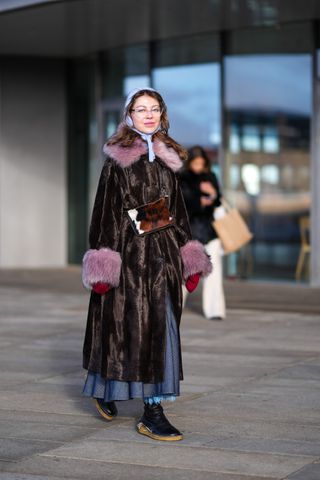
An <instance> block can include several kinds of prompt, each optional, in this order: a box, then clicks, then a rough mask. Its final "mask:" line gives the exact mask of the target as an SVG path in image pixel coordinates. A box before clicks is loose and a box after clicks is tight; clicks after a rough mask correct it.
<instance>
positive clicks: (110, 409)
mask: <svg viewBox="0 0 320 480" xmlns="http://www.w3.org/2000/svg"><path fill="white" fill-rule="evenodd" d="M94 404H95V407H96V409H97V410H98V412H99V413H100V415H101V416H102V417H103V418H105V419H106V420H108V421H110V420H112V419H113V418H114V417H116V416H117V414H118V409H117V407H116V404H115V403H114V402H105V401H104V400H103V398H94Z"/></svg>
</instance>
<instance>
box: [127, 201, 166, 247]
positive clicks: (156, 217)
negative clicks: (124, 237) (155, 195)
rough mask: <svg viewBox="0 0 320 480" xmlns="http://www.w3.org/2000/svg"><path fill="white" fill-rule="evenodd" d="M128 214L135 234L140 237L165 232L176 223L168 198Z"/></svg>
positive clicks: (132, 210) (137, 208) (131, 210)
mask: <svg viewBox="0 0 320 480" xmlns="http://www.w3.org/2000/svg"><path fill="white" fill-rule="evenodd" d="M127 213H128V216H129V218H130V223H131V225H132V228H133V230H134V233H135V234H136V235H139V237H143V236H144V235H148V234H149V233H153V232H157V231H158V230H163V229H164V228H168V227H170V226H172V225H174V223H175V220H174V218H173V216H172V215H171V213H170V211H169V208H168V205H167V197H160V198H159V200H156V201H155V202H151V203H146V204H145V205H140V206H139V207H136V208H131V209H130V210H127Z"/></svg>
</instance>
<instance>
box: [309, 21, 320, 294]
mask: <svg viewBox="0 0 320 480" xmlns="http://www.w3.org/2000/svg"><path fill="white" fill-rule="evenodd" d="M319 28H320V25H319V23H318V22H315V25H314V29H315V30H314V32H315V35H314V38H315V42H314V50H313V62H312V63H313V71H312V78H313V88H312V120H311V165H310V174H311V184H310V188H311V260H310V267H311V275H310V282H311V286H313V287H319V286H320V255H319V246H320V61H319V60H320V58H319V57H320V48H317V46H318V45H320V43H319V33H320V32H319Z"/></svg>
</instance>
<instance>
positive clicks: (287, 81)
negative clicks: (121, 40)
mask: <svg viewBox="0 0 320 480" xmlns="http://www.w3.org/2000/svg"><path fill="white" fill-rule="evenodd" d="M312 31H313V30H312V25H311V24H308V23H305V24H296V25H288V26H285V27H281V28H279V29H275V28H273V27H265V28H260V29H258V28H257V29H255V28H250V29H248V30H241V31H234V32H232V31H231V32H229V33H223V34H218V33H217V34H210V35H209V34H205V35H194V36H189V37H186V38H176V39H170V40H161V41H153V42H148V43H141V44H137V45H130V46H127V47H117V48H113V49H111V50H108V51H105V52H103V53H101V54H99V56H98V57H97V58H95V59H94V60H93V64H94V65H95V67H94V69H95V75H94V79H93V80H92V86H91V94H90V102H91V103H90V105H89V107H88V118H90V119H91V120H90V128H89V129H88V145H87V149H88V152H89V153H88V156H89V169H88V179H89V180H88V185H87V187H88V194H87V198H88V210H89V211H90V210H91V208H92V203H93V200H94V194H95V189H96V182H97V178H98V175H99V172H100V169H101V165H102V162H103V156H102V153H101V145H102V144H103V143H104V141H105V139H106V138H107V137H109V136H110V135H111V134H112V133H113V132H114V131H115V128H116V126H117V124H118V122H119V120H120V117H121V111H122V106H123V102H124V99H125V96H126V95H127V93H128V92H129V91H130V90H132V89H133V88H135V87H137V86H138V87H143V86H152V87H154V88H156V89H158V90H159V91H160V92H161V93H162V94H163V96H164V98H165V100H166V102H167V105H168V110H169V119H170V124H171V128H170V134H171V135H172V136H173V137H174V138H175V139H176V140H177V141H179V142H180V143H181V144H183V145H184V146H185V147H187V148H188V147H190V146H192V145H194V144H200V145H202V146H203V147H204V148H205V149H206V150H207V151H208V154H209V156H210V158H211V160H212V164H213V168H214V169H215V171H216V172H217V173H218V175H219V176H220V181H221V183H222V188H223V191H224V195H225V197H226V198H227V200H229V202H230V203H231V204H233V205H235V206H237V207H238V208H239V210H240V211H241V212H242V214H243V215H244V216H245V218H246V220H247V222H248V223H249V226H250V228H251V230H252V232H253V234H254V239H253V241H252V242H251V244H250V245H249V246H248V247H246V248H244V249H242V250H241V251H240V252H239V253H237V254H233V255H230V256H228V257H227V258H226V259H225V262H226V269H225V271H226V275H227V276H230V277H233V276H236V277H244V278H254V279H273V280H274V279H277V280H294V279H295V272H296V266H297V260H298V255H299V249H300V241H301V240H300V230H299V222H300V218H301V217H305V216H309V215H310V206H311V192H310V148H311V127H310V123H311V116H312V61H313V59H312V51H313V37H312ZM91 68H92V67H91ZM90 78H91V79H92V76H91V77H90ZM306 270H307V269H306ZM304 273H305V274H304V276H302V277H301V278H304V279H307V278H308V276H307V273H308V272H307V271H306V272H304Z"/></svg>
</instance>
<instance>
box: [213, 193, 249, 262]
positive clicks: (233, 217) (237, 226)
mask: <svg viewBox="0 0 320 480" xmlns="http://www.w3.org/2000/svg"><path fill="white" fill-rule="evenodd" d="M222 205H223V206H224V208H225V210H226V213H225V215H224V216H223V217H221V218H219V219H218V220H214V221H213V222H212V226H213V227H214V229H215V231H216V232H217V235H218V237H219V238H220V241H221V243H222V247H223V250H224V253H225V254H228V253H232V252H236V251H237V250H239V249H240V248H241V247H243V245H246V243H248V242H250V240H251V239H252V237H253V235H252V233H251V232H250V230H249V229H248V227H247V225H246V222H245V221H244V220H243V218H242V216H241V215H240V213H239V211H238V210H237V209H236V208H234V207H231V206H230V205H229V204H228V202H226V201H225V200H223V201H222Z"/></svg>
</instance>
